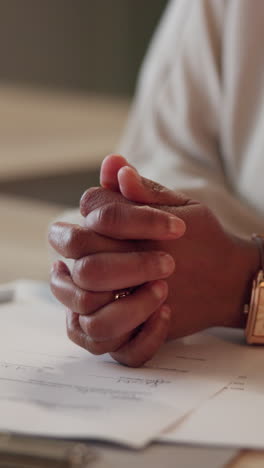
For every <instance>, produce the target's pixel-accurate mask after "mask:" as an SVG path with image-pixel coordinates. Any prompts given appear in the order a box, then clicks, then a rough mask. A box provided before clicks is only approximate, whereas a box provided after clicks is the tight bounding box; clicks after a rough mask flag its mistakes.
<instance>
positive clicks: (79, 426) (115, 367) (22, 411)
mask: <svg viewBox="0 0 264 468" xmlns="http://www.w3.org/2000/svg"><path fill="white" fill-rule="evenodd" d="M220 348H221V347H220ZM220 348H219V344H218V342H217V346H216V347H215V348H214V338H212V337H209V336H203V335H195V336H194V337H190V338H188V339H186V340H179V341H177V342H173V343H168V344H167V345H165V346H164V347H163V348H162V349H161V351H160V353H159V354H158V355H157V356H155V358H154V359H153V360H151V361H149V362H148V363H147V364H146V365H145V366H144V367H142V368H140V369H131V368H128V367H124V366H121V365H119V364H118V363H116V362H115V361H113V360H112V359H111V357H110V356H109V355H103V356H92V355H91V354H90V353H88V352H87V351H85V350H83V349H81V348H79V347H78V346H76V345H74V344H73V343H71V342H70V341H69V340H68V338H67V337H66V333H65V317H64V312H63V310H62V309H61V308H60V307H59V306H56V305H52V304H50V303H45V302H43V301H38V300H36V299H34V300H33V301H31V302H28V303H27V302H26V301H20V302H18V303H9V304H2V305H0V415H1V418H0V430H3V431H5V430H10V431H15V432H23V433H30V434H40V435H46V436H58V437H84V438H100V439H104V440H109V441H116V442H120V443H124V444H127V445H130V446H133V447H141V446H143V445H144V444H146V443H147V442H149V441H151V440H152V439H153V438H155V437H157V436H158V434H160V433H161V431H163V430H164V429H165V428H167V427H169V426H170V425H171V424H172V423H173V422H176V421H178V420H179V419H180V418H182V417H183V416H184V415H185V414H186V413H188V412H189V411H191V410H192V409H193V408H195V407H196V406H197V405H200V404H201V402H203V401H204V400H206V399H207V398H208V397H210V396H211V395H213V394H215V393H216V392H218V391H219V390H220V389H221V388H223V386H224V385H226V382H227V380H228V377H229V378H230V376H231V375H232V373H233V368H232V366H230V369H229V370H226V369H225V372H223V371H222V369H221V365H219V368H218V369H217V368H216V365H215V362H216V361H217V354H218V353H221V352H222V350H221V349H220ZM218 361H219V362H220V356H218Z"/></svg>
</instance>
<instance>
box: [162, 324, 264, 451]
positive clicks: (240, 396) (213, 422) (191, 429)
mask: <svg viewBox="0 0 264 468" xmlns="http://www.w3.org/2000/svg"><path fill="white" fill-rule="evenodd" d="M242 337H243V334H242V332H238V331H235V330H234V331H233V332H232V333H230V332H229V342H228V343H226V344H227V346H228V349H229V359H231V360H233V361H235V356H236V357H238V353H239V356H240V358H239V359H237V369H236V371H237V373H236V374H234V377H233V378H232V379H231V381H230V382H229V385H227V387H226V388H225V389H224V390H222V391H220V392H219V393H218V394H217V395H215V396H214V397H213V398H210V399H209V400H208V401H207V402H205V403H204V404H202V405H201V406H200V407H199V408H198V409H196V410H195V411H194V412H193V413H191V414H190V415H189V416H188V417H186V418H185V419H184V420H183V421H182V422H181V423H179V424H177V425H175V427H174V429H173V430H172V429H171V430H170V431H169V432H168V433H167V434H165V435H164V436H163V437H162V439H163V440H164V441H167V442H184V443H186V442H187V443H194V444H205V445H209V444H212V445H215V446H217V445H223V446H233V447H244V448H257V449H259V448H262V449H263V447H264V435H263V420H264V372H263V362H264V351H263V347H249V346H245V345H244V344H241V343H242ZM239 338H240V339H239Z"/></svg>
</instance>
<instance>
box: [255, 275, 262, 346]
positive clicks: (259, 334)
mask: <svg viewBox="0 0 264 468" xmlns="http://www.w3.org/2000/svg"><path fill="white" fill-rule="evenodd" d="M258 289H259V290H258V305H257V313H256V317H255V324H254V329H253V335H254V336H256V337H262V338H263V337H264V283H261V284H260V285H259V287H258Z"/></svg>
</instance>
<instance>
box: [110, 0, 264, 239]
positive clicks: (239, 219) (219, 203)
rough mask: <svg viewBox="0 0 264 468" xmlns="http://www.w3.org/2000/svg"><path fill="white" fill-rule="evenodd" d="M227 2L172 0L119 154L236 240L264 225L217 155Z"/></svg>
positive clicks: (219, 151) (141, 80)
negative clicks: (194, 203)
mask: <svg viewBox="0 0 264 468" xmlns="http://www.w3.org/2000/svg"><path fill="white" fill-rule="evenodd" d="M227 5H228V1H223V0H174V1H172V2H170V4H169V6H168V7H167V10H166V12H165V14H164V17H163V19H162V21H161V23H160V26H159V28H158V30H157V33H156V35H155V37H154V41H153V43H152V45H151V48H150V51H149V53H148V55H147V57H146V59H145V63H144V66H143V69H142V72H141V75H140V78H139V83H138V91H137V95H136V98H135V101H134V104H133V107H132V111H131V115H130V118H129V122H128V126H127V128H126V131H125V134H124V136H123V139H122V141H121V144H120V147H119V150H120V152H121V153H122V154H123V155H124V156H125V157H127V158H128V160H129V161H130V162H131V163H132V164H134V165H135V166H136V167H137V168H138V169H139V170H140V171H141V173H142V174H143V175H144V176H145V177H148V178H151V179H153V180H156V181H158V182H160V183H161V184H163V185H166V186H168V187H170V188H174V189H177V190H181V191H184V192H185V193H187V194H189V195H190V196H191V197H192V198H196V199H198V200H200V201H201V202H203V203H206V204H207V206H209V207H210V208H211V209H212V210H213V211H214V212H215V214H216V215H217V216H218V217H219V219H220V220H221V222H222V223H223V225H224V226H225V228H226V229H227V230H229V231H231V232H233V233H236V234H238V235H239V236H247V235H249V234H250V233H252V232H264V219H263V217H261V216H259V215H257V212H254V209H252V208H250V207H249V206H248V205H247V204H246V203H245V202H243V201H242V200H241V199H239V198H238V196H237V195H235V192H234V191H233V190H232V184H230V178H229V177H228V173H227V168H226V165H225V164H224V161H223V157H222V156H223V155H222V138H223V135H222V133H221V128H222V119H223V118H225V116H223V109H222V86H223V83H222V77H223V66H224V65H223V63H224V60H223V54H224V53H225V51H224V48H223V42H224V41H223V37H222V35H223V29H224V24H225V22H226V21H227V18H226V15H227V14H228V12H227Z"/></svg>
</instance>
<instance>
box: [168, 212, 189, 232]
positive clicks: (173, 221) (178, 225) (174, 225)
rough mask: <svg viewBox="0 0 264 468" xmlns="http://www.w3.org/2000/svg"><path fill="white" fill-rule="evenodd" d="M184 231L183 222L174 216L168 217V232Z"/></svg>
mask: <svg viewBox="0 0 264 468" xmlns="http://www.w3.org/2000/svg"><path fill="white" fill-rule="evenodd" d="M184 231H185V223H184V222H183V221H182V220H181V219H180V218H176V216H170V217H169V232H170V234H180V233H183V232H184Z"/></svg>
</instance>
